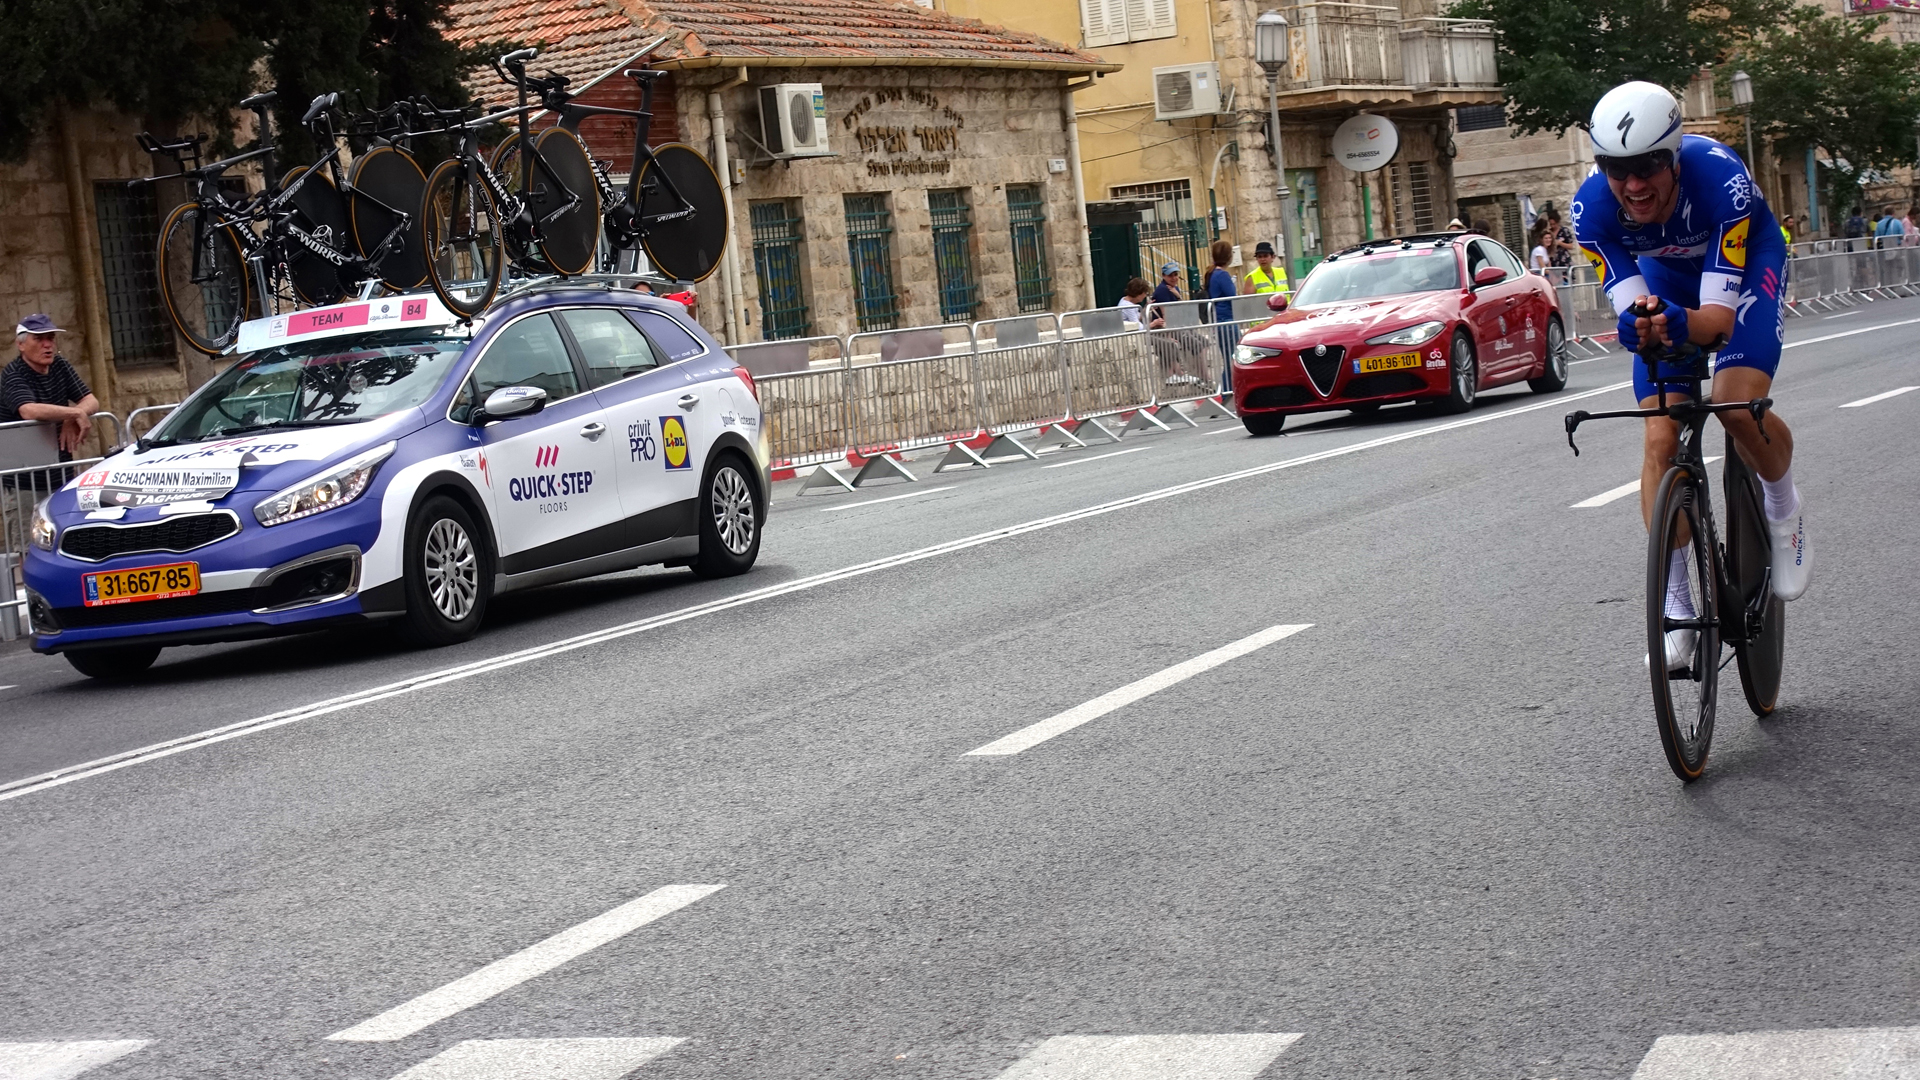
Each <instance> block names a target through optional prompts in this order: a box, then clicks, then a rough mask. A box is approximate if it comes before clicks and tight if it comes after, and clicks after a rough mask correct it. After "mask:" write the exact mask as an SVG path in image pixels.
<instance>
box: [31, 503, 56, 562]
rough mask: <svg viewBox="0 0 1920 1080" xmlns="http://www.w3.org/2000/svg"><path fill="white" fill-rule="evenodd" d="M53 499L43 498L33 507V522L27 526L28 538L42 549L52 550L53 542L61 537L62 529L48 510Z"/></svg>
mask: <svg viewBox="0 0 1920 1080" xmlns="http://www.w3.org/2000/svg"><path fill="white" fill-rule="evenodd" d="M52 501H53V500H51V499H41V500H40V501H39V502H38V503H36V504H35V505H34V508H33V524H31V525H30V526H28V528H27V538H28V539H29V540H30V541H31V542H32V543H33V546H34V547H37V548H39V549H40V550H41V551H52V550H53V542H54V541H55V540H58V539H59V538H60V529H59V527H58V526H56V525H55V524H54V523H53V515H52V514H49V513H48V512H47V504H48V503H49V502H52Z"/></svg>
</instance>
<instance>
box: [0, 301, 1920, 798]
mask: <svg viewBox="0 0 1920 1080" xmlns="http://www.w3.org/2000/svg"><path fill="white" fill-rule="evenodd" d="M1916 321H1920V320H1916ZM1631 385H1632V383H1631V382H1630V381H1627V382H1617V383H1609V384H1607V385H1606V386H1602V387H1599V388H1597V389H1594V390H1587V391H1583V392H1581V393H1578V394H1561V395H1557V396H1554V397H1550V398H1545V399H1542V400H1540V401H1535V402H1532V403H1531V404H1527V405H1517V406H1514V407H1513V408H1508V409H1500V410H1499V411H1488V412H1484V413H1482V414H1481V415H1478V416H1467V417H1462V418H1461V419H1458V420H1450V421H1447V422H1445V423H1440V424H1432V425H1429V426H1427V427H1420V428H1413V429H1411V430H1408V431H1400V432H1395V433H1394V434H1391V435H1382V436H1380V437H1378V438H1374V439H1367V440H1364V441H1361V442H1357V443H1348V444H1346V445H1344V446H1334V447H1329V448H1327V449H1325V450H1319V451H1316V452H1314V453H1311V454H1302V455H1300V456H1299V457H1293V458H1287V459H1285V460H1282V461H1274V462H1269V463H1267V464H1265V465H1255V466H1252V467H1250V468H1245V469H1238V470H1235V471H1234V472H1229V473H1221V474H1219V475H1216V476H1208V477H1203V478H1202V479H1199V480H1189V481H1187V482H1186V483H1182V484H1174V485H1172V486H1170V487H1163V488H1157V489H1155V490H1153V491H1145V492H1141V493H1140V494H1137V495H1128V496H1125V497H1123V498H1119V499H1113V500H1111V501H1109V502H1104V503H1098V504H1096V505H1094V506H1087V507H1082V508H1081V509H1078V510H1069V511H1065V512H1063V513H1059V514H1053V515H1050V516H1048V517H1043V518H1035V519H1033V520H1031V521H1023V522H1020V523H1019V524H1017V525H1008V526H1005V527H1002V528H998V529H991V530H988V531H987V532H981V533H975V534H973V535H972V536H965V537H961V538H960V539H958V540H949V541H946V542H944V543H939V544H933V545H930V546H928V547H923V548H918V549H916V550H913V551H905V552H901V553H900V554H897V555H889V556H886V557H885V558H880V559H874V560H872V561H869V562H864V563H859V564H856V565H854V566H847V567H842V568H840V569H838V570H829V571H826V572H824V573H819V574H813V575H810V576H807V577H802V578H795V579H794V580H792V581H786V582H782V583H780V584H778V585H769V586H766V587H764V588H759V589H751V590H748V591H747V592H743V593H740V594H738V595H735V596H730V597H723V598H722V599H719V600H711V601H708V602H707V603H704V604H695V605H693V606H691V607H686V608H682V609H680V610H679V611H673V612H668V613H666V614H664V615H654V616H650V617H648V618H645V619H636V620H634V621H632V622H626V623H620V624H619V625H616V626H610V627H607V628H605V629H602V630H594V631H591V632H589V633H585V634H579V635H576V636H574V637H570V638H563V639H561V640H559V641H553V642H549V643H547V644H545V645H535V646H531V647H528V648H525V649H520V650H518V651H516V652H510V653H506V654H503V655H500V656H495V657H489V658H487V659H484V660H475V661H472V662H470V663H466V664H459V665H456V666H454V667H449V668H441V669H439V670H437V671H427V672H422V673H420V674H418V675H414V676H410V677H408V678H406V679H402V680H399V681H398V682H391V683H387V684H385V685H382V686H375V687H370V688H368V689H365V690H358V691H355V692H353V693H350V694H342V695H340V696H339V697H334V698H328V699H327V700H325V701H319V702H314V703H313V704H310V705H302V706H298V707H296V708H292V709H283V710H281V711H279V712H274V713H268V714H267V715H265V716H259V717H255V718H253V719H251V720H241V721H237V722H235V723H232V724H227V725H225V726H222V727H217V728H210V729H208V730H206V731H201V732H196V733H194V734H192V735H183V736H181V737H180V738H177V739H169V740H167V741H166V742H160V743H153V744H151V745H148V746H143V747H140V748H138V749H135V750H128V751H125V752H124V753H119V754H113V755H110V756H108V757H104V758H96V759H95V760H93V761H87V762H81V763H80V764H77V765H69V766H67V767H65V768H61V769H55V770H53V771H52V772H46V773H41V774H39V775H37V776H29V777H24V778H22V779H19V780H14V781H10V782H8V783H5V784H0V802H6V801H7V800H9V799H18V798H22V797H24V796H27V795H31V794H33V793H35V792H39V791H46V790H48V789H49V788H55V787H59V786H61V785H63V784H71V783H73V782H74V781H76V780H84V779H88V778H90V777H94V776H100V775H103V774H105V773H109V772H114V771H116V770H119V769H124V768H127V767H128V766H131V765H139V764H144V763H146V762H149V761H158V760H160V759H161V758H166V757H171V756H173V755H175V754H180V753H185V752H186V751H188V750H194V749H198V748H200V747H203V746H212V745H214V744H216V743H221V742H226V741H227V740H229V739H237V738H240V737H242V736H244V735H251V734H254V733H256V732H261V731H270V730H272V729H274V728H278V727H284V726H286V725H288V724H297V723H300V722H301V721H303V720H311V719H314V718H316V717H320V716H327V715H329V714H332V713H336V712H340V711H342V710H345V709H351V708H354V707H356V706H360V705H367V704H371V703H373V702H376V701H385V700H387V699H388V698H394V697H399V696H401V695H402V694H410V693H413V692H415V691H418V690H424V689H427V688H429V687H434V686H441V685H444V684H447V683H451V682H457V681H459V680H462V679H469V678H472V677H474V676H476V675H482V674H485V673H487V672H490V671H499V670H501V669H502V668H509V667H514V666H517V665H519V664H525V663H530V662H532V661H534V660H541V659H545V658H546V657H549V656H557V655H559V654H560V653H564V652H571V651H572V650H574V649H584V648H587V647H588V646H591V645H599V644H601V643H603V642H608V641H614V640H617V639H619V638H624V637H628V636H630V635H633V634H641V633H646V632H647V631H650V630H656V629H659V628H661V627H664V626H672V625H674V624H676V623H682V622H686V621H688V620H691V619H697V618H700V617H701V616H704V615H712V614H715V613H718V612H722V611H731V610H733V609H735V608H740V607H746V606H747V605H749V604H757V603H760V602H762V601H766V600H771V599H773V598H775V597H779V596H787V595H790V594H793V593H799V592H806V591H808V590H810V589H817V588H820V587H821V586H823V585H830V584H833V583H835V582H840V581H847V580H849V579H852V578H856V577H862V576H864V575H867V574H872V573H877V572H879V571H881V570H890V569H893V568H894V567H898V566H906V565H908V564H911V563H916V562H920V561H921V560H923V559H932V558H938V557H940V556H942V555H951V554H954V553H955V552H960V551H966V550H969V549H972V548H976V547H979V546H981V545H983V544H991V543H996V542H998V541H1001V540H1008V539H1012V538H1013V537H1016V536H1025V535H1026V534H1028V533H1033V532H1039V531H1040V530H1042V529H1051V528H1054V527H1056V526H1059V525H1067V524H1071V523H1072V522H1076V521H1085V520H1087V519H1088V518H1094V517H1100V516H1102V515H1105V514H1112V513H1117V512H1118V511H1121V510H1130V509H1132V508H1134V507H1137V506H1145V505H1147V504H1149V503H1155V502H1159V501H1160V500H1162V499H1171V498H1174V497H1175V496H1179V495H1186V494H1190V493H1192V492H1195V491H1204V490H1206V489H1208V488H1212V487H1218V486H1219V485H1221V484H1231V483H1235V482H1237V481H1240V480H1247V479H1251V478H1253V477H1256V476H1265V475H1267V474H1268V473H1274V472H1280V471H1282V470H1285V469H1295V468H1299V467H1301V466H1303V465H1312V464H1316V463H1318V462H1322V461H1329V460H1331V459H1333V458H1337V457H1344V456H1346V455H1348V454H1358V453H1361V452H1363V451H1367V450H1376V449H1379V448H1380V447H1383V446H1391V445H1393V444H1394V443H1400V442H1406V441H1408V440H1410V439H1419V438H1424V437H1426V436H1429V435H1440V434H1444V433H1446V432H1449V431H1458V430H1460V429H1461V428H1467V427H1473V426H1475V425H1478V424H1490V423H1492V422H1494V421H1495V420H1505V419H1508V418H1509V417H1515V416H1522V415H1525V414H1527V413H1531V412H1537V411H1539V410H1541V409H1557V408H1560V407H1562V406H1564V405H1566V404H1567V403H1568V402H1573V401H1579V400H1581V399H1583V398H1590V397H1596V396H1598V395H1600V394H1611V393H1614V392H1615V391H1618V390H1621V389H1623V388H1625V387H1627V386H1631Z"/></svg>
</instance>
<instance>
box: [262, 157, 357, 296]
mask: <svg viewBox="0 0 1920 1080" xmlns="http://www.w3.org/2000/svg"><path fill="white" fill-rule="evenodd" d="M296 184H297V185H298V187H297V188H295V190H294V193H293V208H294V210H295V211H296V213H295V214H294V215H293V224H294V225H297V226H299V228H300V230H301V231H302V232H305V233H306V234H307V235H309V236H312V237H313V238H314V239H316V240H319V241H320V242H321V243H322V244H325V245H326V246H327V247H330V248H333V249H334V250H335V251H338V252H340V253H341V254H353V253H354V243H353V225H352V221H351V216H350V214H349V212H348V210H347V200H346V198H345V197H344V196H342V195H341V194H340V189H339V188H336V187H334V186H333V178H332V177H330V176H328V175H327V174H326V173H324V172H315V171H313V170H312V169H310V168H308V167H306V166H304V165H303V166H301V167H300V168H297V169H290V170H288V172H287V175H286V179H285V181H284V182H283V183H282V184H281V190H283V191H284V190H286V189H288V188H294V187H295V185H296ZM283 243H284V245H285V246H284V247H283V248H282V249H281V250H282V252H283V254H284V255H285V256H286V260H287V273H288V275H289V276H290V277H292V278H293V291H294V292H295V293H297V294H299V296H300V299H301V301H302V302H304V303H308V304H313V305H315V306H319V305H324V304H332V303H337V302H338V301H339V300H340V298H341V297H343V296H345V295H347V293H348V292H349V291H350V290H351V289H352V288H353V287H354V286H356V285H358V284H359V282H358V281H355V280H351V279H352V278H353V274H351V273H350V272H345V268H344V267H341V266H337V265H335V264H334V263H333V262H332V261H331V260H329V259H327V258H326V257H325V256H322V255H321V254H319V253H318V252H316V251H314V250H313V249H312V248H310V247H308V246H307V245H306V244H305V243H304V242H302V241H301V240H300V239H299V238H297V237H295V236H293V235H291V234H286V235H285V236H284V239H283Z"/></svg>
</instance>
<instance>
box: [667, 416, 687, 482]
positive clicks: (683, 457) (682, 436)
mask: <svg viewBox="0 0 1920 1080" xmlns="http://www.w3.org/2000/svg"><path fill="white" fill-rule="evenodd" d="M660 449H661V450H663V451H665V455H664V456H665V457H666V459H667V460H666V464H667V468H668V469H669V470H674V469H691V468H693V455H692V454H691V453H689V452H688V450H687V428H686V425H685V424H682V423H681V422H680V418H679V417H677V416H663V417H661V418H660Z"/></svg>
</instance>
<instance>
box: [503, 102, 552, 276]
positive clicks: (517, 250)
mask: <svg viewBox="0 0 1920 1080" xmlns="http://www.w3.org/2000/svg"><path fill="white" fill-rule="evenodd" d="M521 145H522V142H521V139H520V133H519V132H517V131H515V132H512V133H510V134H509V135H508V136H507V137H506V138H504V139H501V140H500V145H499V146H496V147H494V148H493V158H492V159H491V160H490V161H489V162H488V164H489V165H490V166H492V168H493V175H495V176H497V177H499V178H500V184H501V186H503V187H505V188H506V189H507V193H508V194H510V195H514V196H518V195H519V194H520V147H521ZM538 179H539V178H538V177H537V176H536V177H535V180H536V181H537V180H538ZM501 238H502V239H503V240H504V241H505V242H506V245H507V263H508V264H509V265H511V266H512V267H513V268H514V269H515V270H518V271H519V272H521V273H523V274H531V275H541V274H552V273H556V271H555V270H554V268H553V267H552V266H549V265H548V264H547V261H546V260H545V259H543V258H541V257H540V253H539V251H538V249H537V247H536V246H535V245H533V244H531V243H529V241H530V239H531V237H530V236H527V235H523V229H522V227H521V226H520V225H519V224H518V223H511V222H510V223H508V225H507V226H506V227H504V228H503V230H502V237H501Z"/></svg>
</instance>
